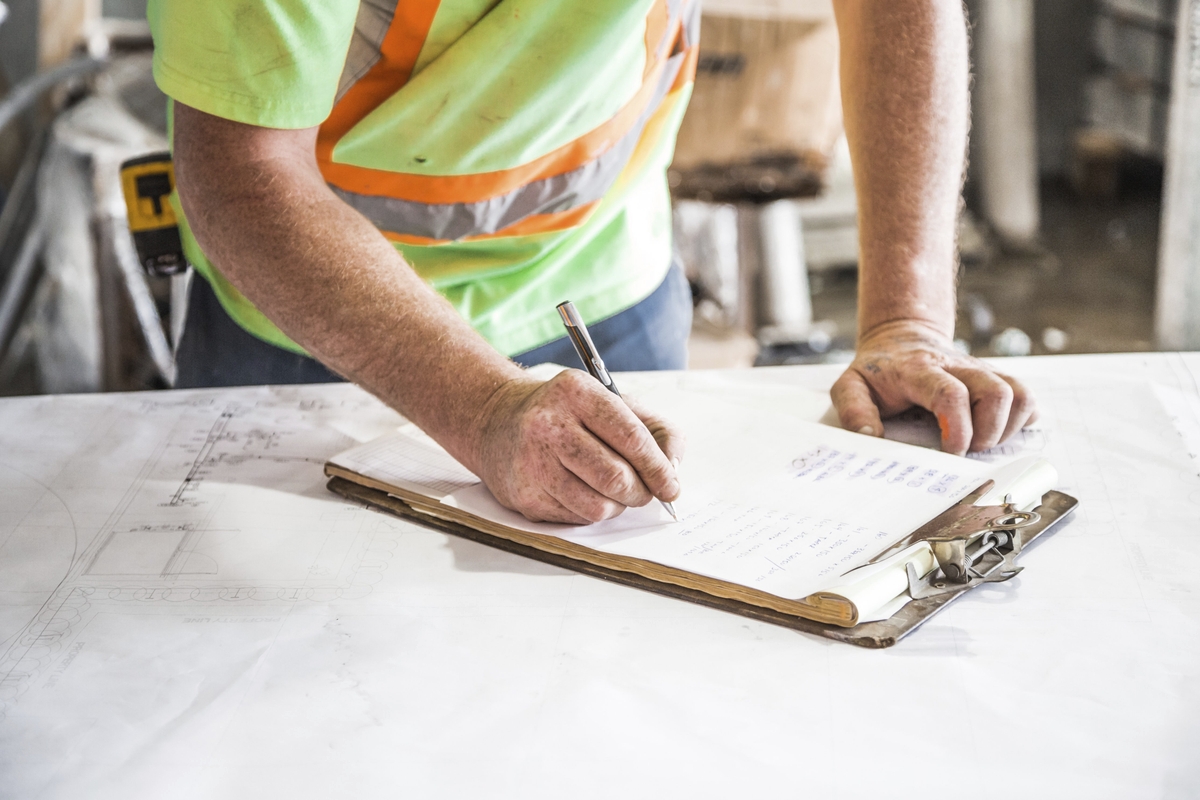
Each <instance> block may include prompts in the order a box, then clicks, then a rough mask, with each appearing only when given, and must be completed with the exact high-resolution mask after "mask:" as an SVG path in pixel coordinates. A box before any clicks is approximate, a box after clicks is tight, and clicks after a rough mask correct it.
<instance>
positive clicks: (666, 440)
mask: <svg viewBox="0 0 1200 800" xmlns="http://www.w3.org/2000/svg"><path fill="white" fill-rule="evenodd" d="M625 401H626V403H628V405H629V409H630V410H631V411H632V412H633V413H634V414H635V415H636V416H637V418H638V419H640V420H641V421H642V424H643V425H645V426H646V430H648V431H650V435H651V436H653V437H654V441H655V442H657V443H658V449H659V450H662V452H663V455H665V456H666V457H667V460H668V461H670V462H671V465H672V466H673V467H676V468H678V467H679V463H680V462H681V461H683V455H684V453H685V452H686V450H687V437H686V436H684V435H683V431H682V430H680V429H679V428H678V427H676V426H675V425H674V424H673V423H671V422H670V421H669V420H666V419H663V418H662V417H660V416H658V414H656V413H654V412H653V411H651V410H650V409H648V408H646V407H645V406H643V405H642V404H641V403H639V402H638V401H636V400H633V399H631V398H630V397H629V395H626V396H625ZM676 477H678V476H676Z"/></svg>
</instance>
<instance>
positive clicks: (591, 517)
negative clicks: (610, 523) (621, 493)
mask: <svg viewBox="0 0 1200 800" xmlns="http://www.w3.org/2000/svg"><path fill="white" fill-rule="evenodd" d="M547 491H548V492H549V493H550V495H551V496H552V497H553V498H554V499H555V500H557V501H558V502H559V503H561V504H562V506H563V507H564V508H565V509H566V510H567V511H569V512H571V513H573V514H575V515H577V516H578V517H580V518H582V519H583V520H584V521H585V523H591V522H600V521H601V520H605V519H612V518H613V517H616V516H619V515H620V514H621V512H622V511H624V510H625V506H624V505H622V504H621V503H618V502H616V501H614V500H610V499H609V498H607V497H605V496H604V495H602V494H600V493H599V492H598V491H596V490H595V489H593V488H592V487H591V486H588V485H587V484H586V483H584V482H583V481H582V480H580V479H579V477H578V476H576V475H574V474H572V473H571V472H569V471H567V470H565V469H564V470H561V472H560V474H559V475H558V476H557V477H556V478H555V479H554V480H553V481H552V482H551V485H550V486H549V487H548V489H547Z"/></svg>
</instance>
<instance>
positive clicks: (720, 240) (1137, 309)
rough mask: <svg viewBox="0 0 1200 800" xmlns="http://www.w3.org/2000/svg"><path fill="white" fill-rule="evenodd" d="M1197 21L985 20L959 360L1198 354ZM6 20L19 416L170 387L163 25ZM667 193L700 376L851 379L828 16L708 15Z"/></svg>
mask: <svg viewBox="0 0 1200 800" xmlns="http://www.w3.org/2000/svg"><path fill="white" fill-rule="evenodd" d="M1193 2H1197V0H1053V2H1040V3H1036V4H1035V3H1034V0H970V1H969V2H968V10H969V13H970V17H971V24H972V61H973V64H974V72H975V82H974V94H973V117H974V118H973V122H972V126H973V130H972V145H971V163H970V176H969V180H968V185H967V193H966V197H967V212H966V214H965V215H964V217H963V221H962V224H961V226H960V246H961V250H962V260H963V268H962V272H961V278H960V292H959V297H960V313H959V322H958V330H957V337H958V339H959V346H960V347H962V348H963V349H966V350H969V351H970V352H972V353H974V354H976V355H983V356H986V355H1024V354H1028V353H1035V354H1037V353H1061V352H1071V353H1079V352H1109V351H1130V350H1150V349H1156V348H1160V347H1166V348H1198V347H1200V302H1194V301H1196V300H1200V246H1197V245H1195V244H1193V242H1192V231H1193V230H1198V231H1200V224H1195V223H1196V222H1200V220H1196V221H1194V220H1193V217H1194V216H1196V215H1198V214H1200V203H1197V202H1195V198H1194V197H1193V194H1194V193H1195V192H1194V190H1193V187H1196V186H1200V146H1197V148H1196V149H1197V152H1196V153H1193V152H1192V149H1193V146H1192V145H1191V140H1192V139H1197V140H1198V142H1200V136H1188V131H1189V129H1191V130H1197V131H1198V132H1200V119H1197V120H1196V121H1195V122H1196V123H1197V127H1193V126H1191V125H1190V122H1191V116H1192V114H1193V113H1200V112H1194V111H1193V110H1192V109H1193V108H1200V103H1195V102H1193V100H1192V97H1191V95H1192V94H1193V93H1194V92H1197V91H1200V89H1198V88H1197V87H1200V67H1197V66H1194V64H1200V57H1196V56H1195V54H1194V53H1193V52H1192V49H1193V48H1194V47H1196V43H1197V42H1200V36H1198V35H1196V32H1195V31H1189V32H1187V33H1186V34H1185V35H1183V36H1178V37H1177V35H1176V33H1177V31H1176V27H1177V25H1178V24H1179V20H1186V21H1187V23H1188V24H1189V25H1191V26H1195V25H1196V24H1197V21H1198V20H1200V15H1197V14H1195V13H1192V12H1191V5H1190V3H1193ZM1179 3H1183V4H1185V6H1186V7H1185V8H1180V7H1179ZM5 12H7V13H6V16H7V19H5V20H4V21H3V22H2V23H0V203H2V206H0V394H8V395H12V394H30V393H37V392H67V391H97V390H132V389H143V388H155V387H166V386H169V385H170V384H171V382H172V380H173V377H174V367H173V362H172V347H173V344H174V342H175V340H176V338H177V333H178V331H179V330H180V326H181V324H182V319H181V315H180V309H181V308H182V306H183V303H182V298H183V297H185V296H186V289H187V280H188V277H187V276H177V277H172V278H158V277H150V276H147V275H146V273H145V272H144V271H143V270H142V269H141V267H140V265H139V263H138V259H137V256H136V254H135V252H134V250H133V247H132V244H131V241H130V238H129V235H128V229H127V221H126V218H125V209H124V204H123V201H122V199H121V193H120V185H119V179H118V174H117V168H118V166H119V164H120V163H121V162H122V161H123V160H125V159H127V158H130V157H132V156H136V155H140V154H143V153H150V152H154V151H158V150H162V149H165V146H166V140H165V136H166V133H165V98H163V96H162V95H161V94H160V93H159V92H158V91H157V89H156V88H155V87H154V84H153V81H152V79H151V77H150V52H151V51H150V41H149V31H148V28H147V26H146V22H145V2H144V0H103V2H101V0H40V2H39V0H8V2H7V4H6V6H5V7H3V10H0V16H3V15H5ZM1177 41H1178V45H1179V46H1178V47H1177V46H1176V45H1177ZM1177 76H1179V77H1177ZM1164 175H1170V176H1171V179H1170V180H1164ZM669 177H670V182H671V187H672V192H673V193H674V194H675V197H676V201H677V202H676V215H675V228H676V246H677V249H678V251H679V253H680V256H681V257H682V259H683V261H684V263H685V265H686V267H687V270H688V274H689V278H690V279H691V282H692V285H693V292H694V295H695V298H696V311H697V313H696V323H695V330H694V335H693V346H692V363H693V366H696V367H721V366H742V365H750V364H782V363H814V362H821V361H843V360H848V359H849V355H850V352H851V351H852V349H853V347H854V331H855V319H854V317H855V308H854V305H855V291H856V260H857V243H856V235H857V233H856V219H855V198H854V188H853V174H852V167H851V164H850V162H849V157H848V153H847V150H846V146H845V141H844V139H843V137H842V127H841V108H840V103H839V96H838V77H837V36H836V30H835V28H834V24H833V19H832V12H831V9H830V7H829V2H828V0H705V4H704V21H703V35H702V45H701V57H700V63H699V72H698V76H697V81H696V87H695V95H694V99H693V101H692V105H691V108H690V110H689V112H688V116H687V118H686V120H685V122H684V128H683V131H682V132H681V135H680V138H679V144H678V149H677V154H676V160H675V164H674V165H673V167H672V169H671V172H670V176H669ZM1164 195H1165V196H1167V197H1168V198H1169V200H1168V202H1167V203H1166V204H1165V207H1164V201H1163V198H1164ZM1160 236H1161V237H1162V241H1163V244H1162V246H1161V247H1160ZM1160 250H1161V252H1162V253H1163V257H1162V258H1160Z"/></svg>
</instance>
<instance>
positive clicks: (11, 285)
mask: <svg viewBox="0 0 1200 800" xmlns="http://www.w3.org/2000/svg"><path fill="white" fill-rule="evenodd" d="M45 238H46V225H45V223H44V222H43V220H42V217H41V215H40V214H39V215H37V216H36V217H34V219H33V224H31V225H30V226H29V230H28V232H26V234H25V239H24V241H22V242H21V249H20V251H18V253H17V258H16V261H14V262H13V265H12V269H11V270H9V273H8V275H7V277H6V279H5V281H4V285H3V288H2V289H0V359H2V358H3V354H4V351H5V350H6V349H7V348H8V342H9V340H10V339H11V338H12V334H13V331H14V330H16V327H17V324H18V323H19V322H20V321H21V312H22V311H23V310H24V306H25V302H24V301H25V298H26V297H27V296H28V294H29V286H30V284H32V282H33V279H34V276H35V273H36V267H37V263H38V256H39V255H40V254H41V252H42V244H43V242H44V240H45Z"/></svg>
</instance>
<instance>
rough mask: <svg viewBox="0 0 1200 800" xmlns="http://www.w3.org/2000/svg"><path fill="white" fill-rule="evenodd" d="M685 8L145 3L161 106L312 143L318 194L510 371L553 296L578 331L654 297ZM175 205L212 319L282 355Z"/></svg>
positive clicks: (376, 1)
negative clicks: (364, 223)
mask: <svg viewBox="0 0 1200 800" xmlns="http://www.w3.org/2000/svg"><path fill="white" fill-rule="evenodd" d="M693 5H694V6H697V7H696V8H693V9H691V10H690V13H691V15H692V16H694V15H695V14H696V13H698V3H693ZM687 13H689V11H688V10H685V9H684V4H683V3H682V2H679V0H669V2H667V1H666V0H501V2H493V1H492V0H441V2H440V3H439V2H437V0H414V1H413V2H411V3H410V2H408V1H407V0H406V2H405V3H404V4H399V5H397V3H396V2H394V0H393V2H387V0H362V2H346V1H345V0H323V1H322V0H260V1H259V2H245V0H239V1H238V2H234V1H233V0H203V2H196V0H151V1H150V5H149V18H150V24H151V29H152V31H153V34H154V41H155V53H154V75H155V79H156V80H157V82H158V85H159V86H160V87H161V89H162V90H163V91H164V92H165V93H166V94H167V95H169V96H170V97H171V98H173V99H174V100H175V101H178V102H181V103H185V104H187V105H189V106H191V107H193V108H197V109H199V110H201V111H204V112H206V113H209V114H213V115H216V116H220V117H224V118H227V119H232V120H236V121H239V122H244V123H248V124H253V125H260V126H264V127H272V128H308V127H314V126H322V128H321V136H320V137H319V138H320V140H321V141H323V142H325V143H326V150H325V151H322V149H321V146H320V145H319V146H318V163H320V165H321V167H322V171H323V172H324V173H325V177H326V180H327V181H328V182H329V184H330V186H331V188H333V190H334V191H335V192H336V193H337V194H338V195H339V196H341V197H342V198H343V199H345V200H346V201H347V202H348V203H350V204H351V205H352V206H354V207H355V208H357V209H358V210H359V211H361V212H362V213H363V214H365V215H366V216H367V217H368V218H369V219H371V220H372V221H373V222H374V223H375V224H376V225H377V226H378V227H379V228H380V230H381V231H382V232H383V233H384V235H385V236H387V238H389V239H390V240H391V241H392V242H393V243H394V245H395V247H396V248H397V249H398V250H399V251H400V252H401V253H403V255H404V256H405V258H406V259H407V260H408V262H409V263H410V264H412V265H413V267H414V268H415V269H416V271H417V272H418V274H420V275H421V276H422V277H423V278H424V279H425V280H427V281H428V282H429V283H430V284H431V285H433V286H434V288H436V289H437V290H438V291H439V292H441V293H442V294H443V295H444V296H445V297H446V298H448V299H449V300H450V302H451V303H453V304H454V306H455V307H456V308H457V309H458V310H459V312H460V313H461V314H462V315H463V317H464V318H466V319H467V320H468V321H469V322H470V323H471V324H472V325H473V326H474V327H475V328H476V330H478V331H479V332H480V333H481V334H482V335H483V336H484V337H485V338H487V339H488V340H489V341H490V342H491V343H492V344H493V345H494V346H495V347H496V348H497V349H498V350H500V351H501V352H504V353H508V354H515V353H519V352H523V351H525V350H529V349H532V348H534V347H537V346H539V345H542V344H544V343H546V342H548V341H551V340H553V339H556V338H559V337H561V336H562V327H561V323H560V322H559V319H558V315H557V313H556V312H555V305H557V304H558V303H559V302H561V301H562V300H566V299H570V300H573V301H574V302H575V304H576V306H577V307H578V308H579V309H580V311H581V313H582V314H583V315H584V317H585V319H587V320H589V321H595V320H598V319H603V318H605V317H608V316H611V315H612V314H615V313H617V312H618V311H621V310H622V309H624V308H628V307H629V306H631V305H633V304H634V303H636V302H638V301H639V300H641V299H642V298H644V297H646V296H647V295H648V294H649V293H650V292H651V291H653V290H654V288H655V287H656V286H657V285H658V284H659V283H660V282H661V281H662V279H663V277H664V275H665V273H666V270H667V268H668V266H669V263H670V248H671V217H670V199H669V196H668V192H667V188H666V181H665V172H666V167H667V165H668V164H669V162H670V159H671V155H672V150H673V144H674V135H675V132H676V130H677V129H678V125H679V122H680V120H681V119H682V116H683V112H684V109H685V107H686V103H687V98H688V96H689V93H690V82H689V78H690V66H691V63H694V62H690V61H689V58H690V56H692V55H694V49H695V41H694V38H695V36H694V27H695V26H694V24H691V23H689V21H688V20H684V19H682V17H683V15H684V14H687ZM689 37H690V38H689ZM176 210H177V212H180V213H179V216H180V219H181V231H182V233H183V240H184V248H185V251H186V253H187V255H188V258H189V260H190V261H191V262H192V263H193V264H194V265H195V267H196V268H197V270H198V271H199V272H200V273H201V274H202V275H204V277H205V278H207V279H208V280H209V282H210V283H211V284H212V285H213V287H214V289H215V290H216V293H217V295H218V297H219V298H220V299H221V301H222V303H223V305H224V306H225V308H226V310H227V311H229V313H230V315H231V316H232V317H233V318H234V319H236V320H237V321H238V322H239V323H240V324H241V325H242V326H243V327H245V328H246V329H247V330H249V331H250V332H251V333H254V334H255V335H257V336H259V337H261V338H263V339H265V340H267V341H269V342H272V343H273V344H276V345H279V346H283V347H287V348H290V349H294V350H299V348H298V347H297V346H296V345H295V344H294V343H292V342H291V341H290V340H288V339H287V337H285V336H284V335H283V333H281V332H280V331H279V330H278V328H276V327H275V326H274V325H273V324H272V323H271V322H270V321H269V320H267V319H266V318H265V317H264V316H263V315H262V314H261V313H260V312H258V311H257V309H255V308H254V307H253V305H252V304H251V303H250V302H249V301H248V300H247V299H246V298H244V297H243V296H242V295H241V294H240V293H239V292H238V291H237V290H236V289H235V288H234V287H233V286H232V285H230V284H229V283H228V281H226V280H224V278H223V277H222V276H221V274H220V272H219V271H218V269H217V268H216V267H215V266H214V265H213V264H211V263H210V262H209V261H208V260H207V259H206V258H205V257H204V254H203V252H202V250H201V249H200V247H199V246H198V245H197V243H196V241H195V239H194V238H193V237H192V236H191V233H190V231H189V229H188V227H187V224H186V219H184V217H183V215H182V213H181V209H179V208H178V203H176Z"/></svg>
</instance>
